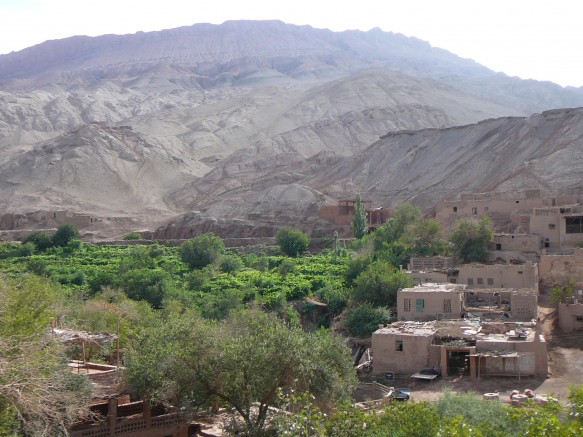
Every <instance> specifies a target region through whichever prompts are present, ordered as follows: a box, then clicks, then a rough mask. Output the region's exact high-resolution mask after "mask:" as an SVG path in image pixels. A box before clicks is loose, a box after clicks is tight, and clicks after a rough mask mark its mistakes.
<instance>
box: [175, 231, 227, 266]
mask: <svg viewBox="0 0 583 437" xmlns="http://www.w3.org/2000/svg"><path fill="white" fill-rule="evenodd" d="M224 248H225V245H224V244H223V240H221V239H220V238H219V237H217V236H216V235H215V234H213V233H212V232H208V233H206V234H203V235H200V236H198V237H194V238H192V239H190V240H188V241H186V242H184V243H182V245H181V246H180V256H181V258H182V261H183V262H185V263H186V264H188V265H189V266H190V268H192V269H200V268H203V267H205V266H207V265H209V264H212V263H214V262H215V261H217V260H218V259H219V255H220V254H221V252H222V250H223V249H224Z"/></svg>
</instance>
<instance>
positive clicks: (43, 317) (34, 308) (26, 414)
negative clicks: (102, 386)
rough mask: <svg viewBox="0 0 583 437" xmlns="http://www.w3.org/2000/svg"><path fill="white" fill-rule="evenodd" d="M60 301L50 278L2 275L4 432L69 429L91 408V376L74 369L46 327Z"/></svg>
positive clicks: (0, 415)
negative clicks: (11, 280)
mask: <svg viewBox="0 0 583 437" xmlns="http://www.w3.org/2000/svg"><path fill="white" fill-rule="evenodd" d="M56 303H57V292H56V290H55V289H53V288H52V287H51V285H50V283H48V282H47V281H46V280H42V279H41V278H38V277H34V276H25V277H23V278H21V279H20V280H19V281H18V282H17V283H9V282H7V281H5V280H3V279H0V363H1V364H0V432H2V435H9V436H16V435H31V436H32V435H67V428H68V427H69V426H70V425H72V424H73V423H74V422H75V421H76V420H78V419H79V418H80V417H82V416H83V415H84V414H85V413H86V412H87V410H86V405H87V404H88V401H89V399H90V393H91V385H90V383H89V380H88V379H87V378H85V377H84V376H79V375H75V374H73V373H71V372H70V370H69V369H68V366H67V364H66V361H65V359H64V354H63V347H62V345H61V344H60V343H59V342H57V341H56V340H54V339H53V338H51V336H50V335H47V334H46V333H45V331H46V329H47V328H48V327H49V326H50V325H49V321H50V320H51V319H52V318H53V317H54V316H55V314H56V313H55V306H56Z"/></svg>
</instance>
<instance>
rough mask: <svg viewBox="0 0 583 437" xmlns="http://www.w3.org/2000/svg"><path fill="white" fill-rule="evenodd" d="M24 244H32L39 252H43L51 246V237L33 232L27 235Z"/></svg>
mask: <svg viewBox="0 0 583 437" xmlns="http://www.w3.org/2000/svg"><path fill="white" fill-rule="evenodd" d="M22 242H23V243H24V244H26V243H32V244H34V247H35V248H36V250H38V251H39V252H44V251H45V250H47V249H48V248H49V247H52V246H53V242H52V240H51V237H50V236H49V234H47V233H46V232H41V231H34V232H32V233H31V234H29V235H28V236H27V237H26V238H25V239H24V240H23V241H22Z"/></svg>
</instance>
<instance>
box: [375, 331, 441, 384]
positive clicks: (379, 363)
mask: <svg viewBox="0 0 583 437" xmlns="http://www.w3.org/2000/svg"><path fill="white" fill-rule="evenodd" d="M382 331H383V330H382V329H379V330H378V331H376V332H374V333H373V335H372V353H373V372H374V374H384V373H385V372H394V373H397V374H413V373H415V372H417V371H419V370H421V369H423V368H424V367H426V366H428V365H432V364H433V363H431V364H430V361H429V346H430V345H431V343H432V341H433V334H425V335H408V334H402V333H399V334H397V333H383V332H382ZM397 341H402V350H397V347H396V345H397Z"/></svg>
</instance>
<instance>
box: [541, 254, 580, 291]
mask: <svg viewBox="0 0 583 437" xmlns="http://www.w3.org/2000/svg"><path fill="white" fill-rule="evenodd" d="M539 275H540V278H541V280H542V281H543V283H546V284H549V283H552V281H553V280H554V279H555V278H571V279H572V280H573V281H574V282H581V281H583V249H581V248H575V249H574V251H573V254H557V255H551V254H547V253H546V252H543V253H542V254H541V256H540V261H539Z"/></svg>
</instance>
